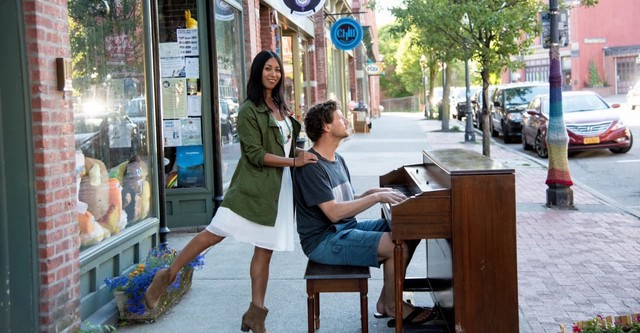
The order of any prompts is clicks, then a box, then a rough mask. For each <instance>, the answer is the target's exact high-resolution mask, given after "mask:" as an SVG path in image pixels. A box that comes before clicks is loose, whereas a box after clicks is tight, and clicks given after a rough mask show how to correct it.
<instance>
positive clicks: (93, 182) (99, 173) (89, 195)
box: [78, 157, 109, 221]
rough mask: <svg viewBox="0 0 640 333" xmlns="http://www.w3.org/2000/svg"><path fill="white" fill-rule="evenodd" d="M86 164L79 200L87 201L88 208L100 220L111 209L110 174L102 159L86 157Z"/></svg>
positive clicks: (81, 180)
mask: <svg viewBox="0 0 640 333" xmlns="http://www.w3.org/2000/svg"><path fill="white" fill-rule="evenodd" d="M84 165H85V168H84V169H85V172H84V173H83V175H82V178H81V179H80V190H79V191H78V200H79V201H82V202H84V203H86V204H87V210H88V211H89V212H90V213H91V214H92V215H93V216H94V217H95V219H96V220H97V221H100V220H101V219H102V217H103V216H104V215H105V214H106V213H107V210H108V209H109V175H108V174H107V168H106V167H105V165H104V163H103V162H102V161H100V160H97V159H94V158H90V157H85V159H84Z"/></svg>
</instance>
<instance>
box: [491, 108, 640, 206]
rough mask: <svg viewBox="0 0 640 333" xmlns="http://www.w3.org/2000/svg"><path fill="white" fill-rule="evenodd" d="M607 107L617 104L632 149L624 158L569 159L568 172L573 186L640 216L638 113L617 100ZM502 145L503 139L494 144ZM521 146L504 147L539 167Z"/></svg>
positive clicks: (581, 155)
mask: <svg viewBox="0 0 640 333" xmlns="http://www.w3.org/2000/svg"><path fill="white" fill-rule="evenodd" d="M605 100H607V102H609V103H620V104H621V106H620V108H621V110H622V111H621V112H622V114H623V120H624V122H625V124H627V126H629V128H630V130H631V132H632V135H633V137H634V141H636V142H634V145H633V148H632V149H631V151H629V152H628V153H626V154H614V153H611V152H610V151H609V150H607V149H602V150H592V151H583V152H578V153H576V154H575V155H572V156H571V157H569V171H570V172H571V178H572V179H573V181H574V182H578V183H580V184H581V185H583V186H586V187H589V188H590V189H591V190H593V191H595V192H598V193H599V194H600V195H601V197H602V198H603V199H605V200H607V199H608V200H607V201H609V202H610V203H612V204H614V205H615V206H618V207H620V208H623V209H625V210H627V211H629V212H631V213H634V214H635V215H636V216H640V171H639V170H640V144H639V143H638V142H637V140H638V138H640V110H631V108H630V107H629V106H628V105H627V104H626V103H625V102H624V99H623V98H621V97H620V96H613V97H610V98H605ZM495 142H497V143H498V144H504V141H503V140H502V138H499V139H498V140H496V141H495ZM521 145H522V144H521V143H520V142H517V143H512V144H507V146H508V147H510V148H512V149H516V150H519V151H521V152H522V153H524V154H527V155H528V156H531V158H533V159H536V160H538V161H539V162H541V163H548V162H547V160H546V159H541V158H539V157H537V155H536V153H535V152H533V151H525V150H523V149H522V147H521Z"/></svg>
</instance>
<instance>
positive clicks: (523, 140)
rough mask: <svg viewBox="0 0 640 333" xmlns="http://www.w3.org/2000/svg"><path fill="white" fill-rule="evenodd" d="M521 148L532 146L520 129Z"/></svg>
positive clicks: (529, 148)
mask: <svg viewBox="0 0 640 333" xmlns="http://www.w3.org/2000/svg"><path fill="white" fill-rule="evenodd" d="M521 140H522V149H524V150H531V149H532V148H533V146H531V145H530V144H528V143H527V138H526V137H525V135H524V131H522V137H521Z"/></svg>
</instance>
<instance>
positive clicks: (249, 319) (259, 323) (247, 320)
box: [240, 302, 269, 333]
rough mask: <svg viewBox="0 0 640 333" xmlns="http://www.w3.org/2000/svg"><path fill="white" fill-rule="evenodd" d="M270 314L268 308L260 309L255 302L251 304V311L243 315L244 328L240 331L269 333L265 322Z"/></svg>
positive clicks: (241, 327)
mask: <svg viewBox="0 0 640 333" xmlns="http://www.w3.org/2000/svg"><path fill="white" fill-rule="evenodd" d="M267 313H269V309H267V308H264V309H263V308H259V307H257V306H256V305H255V304H253V302H251V304H249V310H247V312H245V313H244V314H243V315H242V326H240V330H242V331H243V332H249V330H251V331H252V332H253V333H268V332H267V329H266V328H265V326H264V320H265V318H266V317H267Z"/></svg>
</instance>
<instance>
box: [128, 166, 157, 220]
mask: <svg viewBox="0 0 640 333" xmlns="http://www.w3.org/2000/svg"><path fill="white" fill-rule="evenodd" d="M148 174H149V171H148V167H147V163H145V162H144V161H142V160H141V159H140V158H139V157H138V156H134V157H132V158H131V159H130V160H129V162H128V163H127V166H126V168H125V171H124V173H123V176H122V207H123V210H124V212H125V213H126V214H127V220H128V221H129V223H133V222H137V221H140V220H142V219H144V218H146V217H147V215H148V214H149V206H150V204H151V185H150V184H149V181H148V180H147V177H148Z"/></svg>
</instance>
